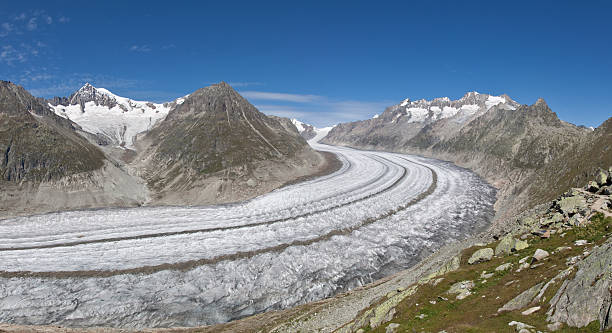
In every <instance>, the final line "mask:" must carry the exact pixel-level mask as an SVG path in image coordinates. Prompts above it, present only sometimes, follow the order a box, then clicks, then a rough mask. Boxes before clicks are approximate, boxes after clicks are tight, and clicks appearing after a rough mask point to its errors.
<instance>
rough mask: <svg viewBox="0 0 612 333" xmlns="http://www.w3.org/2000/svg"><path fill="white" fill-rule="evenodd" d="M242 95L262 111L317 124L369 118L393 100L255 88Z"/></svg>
mask: <svg viewBox="0 0 612 333" xmlns="http://www.w3.org/2000/svg"><path fill="white" fill-rule="evenodd" d="M241 94H242V95H243V96H244V97H245V98H247V99H249V100H250V101H251V102H253V103H254V104H255V106H256V107H257V108H258V109H259V110H260V111H261V112H263V113H266V114H271V115H276V116H281V117H288V118H297V119H299V120H302V121H304V122H306V123H309V124H313V125H315V126H318V127H323V126H329V125H334V124H338V123H341V122H348V121H355V120H362V119H369V118H372V116H373V115H375V114H379V113H381V112H382V111H383V110H384V109H385V107H387V106H389V105H391V104H393V102H392V101H378V102H372V101H356V100H337V99H332V98H329V97H325V96H319V95H301V94H285V93H273V92H255V91H246V92H241ZM262 102H263V103H262ZM275 102H279V104H276V103H275ZM283 103H285V104H283ZM288 104H290V105H288Z"/></svg>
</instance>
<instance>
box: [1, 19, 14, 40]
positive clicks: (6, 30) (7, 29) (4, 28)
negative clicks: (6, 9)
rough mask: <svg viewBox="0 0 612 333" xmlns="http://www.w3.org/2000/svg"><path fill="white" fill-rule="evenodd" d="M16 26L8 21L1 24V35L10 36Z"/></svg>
mask: <svg viewBox="0 0 612 333" xmlns="http://www.w3.org/2000/svg"><path fill="white" fill-rule="evenodd" d="M13 29H14V26H13V25H12V24H10V23H8V22H4V23H2V24H0V37H6V36H8V35H9V34H10V33H11V31H13Z"/></svg>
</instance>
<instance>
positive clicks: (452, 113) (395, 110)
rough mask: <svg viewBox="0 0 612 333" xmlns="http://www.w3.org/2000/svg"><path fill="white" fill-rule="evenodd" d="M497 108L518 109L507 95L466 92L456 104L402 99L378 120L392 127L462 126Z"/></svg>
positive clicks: (437, 100) (440, 100)
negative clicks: (443, 122) (448, 122)
mask: <svg viewBox="0 0 612 333" xmlns="http://www.w3.org/2000/svg"><path fill="white" fill-rule="evenodd" d="M500 104H501V105H503V107H504V108H508V109H516V108H517V107H518V106H519V104H518V103H516V102H515V101H513V100H512V99H510V98H509V97H508V96H507V95H501V96H492V95H488V94H481V93H479V92H476V91H470V92H468V93H466V94H465V95H464V96H463V97H461V98H460V99H458V100H451V99H450V98H448V97H439V98H434V99H432V100H426V99H419V100H414V101H413V100H410V99H409V98H406V99H404V100H403V101H402V102H401V103H399V104H397V105H395V106H392V107H390V108H389V109H387V111H386V112H385V113H384V114H383V115H381V118H382V119H383V121H385V122H392V123H400V122H407V123H431V122H435V121H438V120H441V119H445V118H456V120H457V121H461V122H463V121H466V120H468V119H470V118H472V117H474V116H476V115H478V114H482V113H484V112H486V111H488V110H489V109H491V108H492V107H494V106H496V105H500Z"/></svg>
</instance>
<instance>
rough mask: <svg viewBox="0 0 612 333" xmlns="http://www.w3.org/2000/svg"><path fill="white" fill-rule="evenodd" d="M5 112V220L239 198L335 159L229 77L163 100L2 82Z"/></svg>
mask: <svg viewBox="0 0 612 333" xmlns="http://www.w3.org/2000/svg"><path fill="white" fill-rule="evenodd" d="M0 118H1V119H2V120H3V121H2V122H1V125H0V151H2V152H3V153H4V158H3V159H2V161H0V174H2V180H1V182H2V187H1V188H2V190H0V198H2V199H3V200H2V204H1V205H0V216H12V215H18V214H30V213H37V212H46V211H55V210H65V209H80V208H94V207H108V206H137V205H159V204H183V205H195V204H214V203H225V202H233V201H237V200H244V199H248V198H251V197H254V196H257V195H259V194H262V193H265V192H269V191H271V190H273V189H274V188H277V187H279V186H282V185H283V184H285V183H288V182H292V181H295V180H296V179H300V178H302V177H306V176H308V175H311V174H318V173H320V170H321V168H324V167H325V166H326V165H328V164H329V163H328V162H329V156H328V155H322V154H319V153H318V152H315V151H314V150H312V148H310V146H309V145H308V144H307V143H306V141H305V140H304V139H303V138H302V137H301V136H300V135H299V133H298V131H297V129H296V128H295V126H294V125H293V124H292V123H291V121H290V120H288V119H284V118H279V117H274V116H266V115H264V114H263V113H261V112H259V111H258V110H257V109H256V108H255V107H254V106H253V105H251V104H250V103H249V102H248V101H246V100H245V99H244V98H242V97H241V96H240V95H239V94H238V93H237V92H236V91H235V90H234V89H232V88H231V87H230V86H229V85H228V84H226V83H223V82H222V83H220V84H215V85H212V86H209V87H206V88H203V89H200V90H198V91H196V92H194V93H192V94H190V95H187V96H185V97H182V98H178V99H176V100H174V101H171V102H168V103H163V104H159V103H151V102H143V101H134V100H131V99H129V98H124V97H120V96H117V95H115V94H112V93H111V92H110V91H108V90H106V89H103V88H96V87H93V86H92V85H90V84H85V85H84V86H83V87H81V88H80V89H78V90H77V91H76V92H74V93H73V94H71V95H70V96H69V97H56V98H53V99H50V100H43V99H41V98H35V97H33V96H32V95H31V94H29V93H28V92H27V91H26V90H24V89H23V88H22V87H19V86H17V85H14V84H12V83H10V82H6V81H2V82H1V84H0Z"/></svg>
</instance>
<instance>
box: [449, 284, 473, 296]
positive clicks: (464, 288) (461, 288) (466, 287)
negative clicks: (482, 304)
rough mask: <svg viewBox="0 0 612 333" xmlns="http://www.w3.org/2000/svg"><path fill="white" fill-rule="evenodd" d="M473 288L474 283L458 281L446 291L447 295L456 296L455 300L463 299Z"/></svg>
mask: <svg viewBox="0 0 612 333" xmlns="http://www.w3.org/2000/svg"><path fill="white" fill-rule="evenodd" d="M472 288H474V281H470V280H467V281H460V282H457V283H455V284H453V285H452V286H451V287H450V289H449V290H448V291H447V293H448V294H458V295H457V299H464V298H466V297H468V296H469V295H471V294H472V292H471V289H472Z"/></svg>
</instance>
